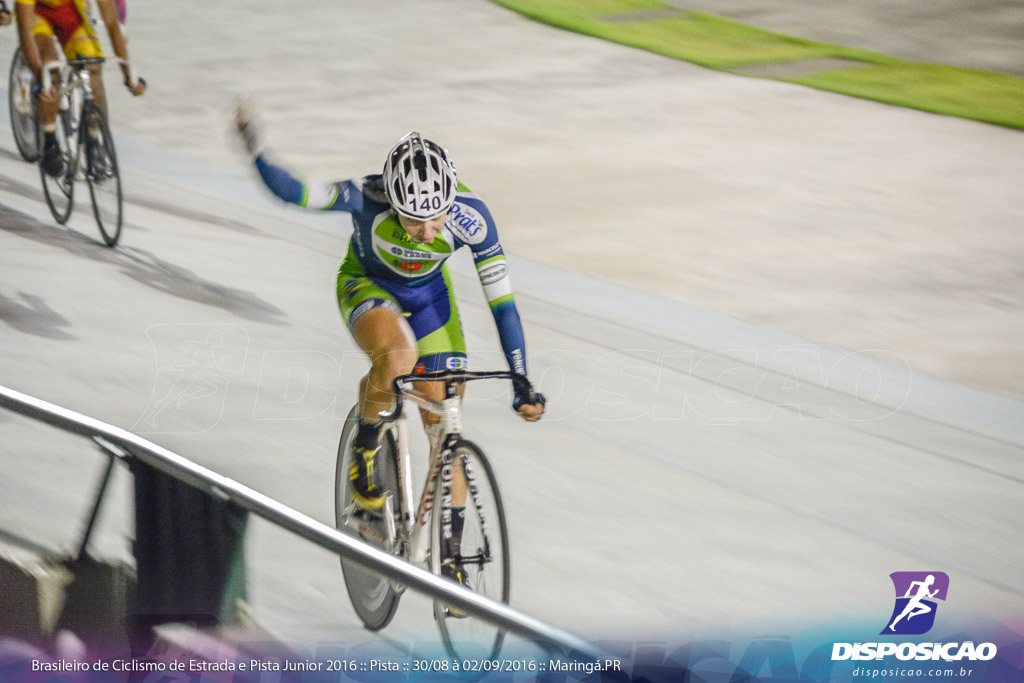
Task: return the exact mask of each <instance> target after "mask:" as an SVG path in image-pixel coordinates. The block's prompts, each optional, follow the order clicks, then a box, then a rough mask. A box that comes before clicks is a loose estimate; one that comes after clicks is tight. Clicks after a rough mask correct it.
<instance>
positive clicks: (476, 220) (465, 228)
mask: <svg viewBox="0 0 1024 683" xmlns="http://www.w3.org/2000/svg"><path fill="white" fill-rule="evenodd" d="M444 224H445V227H447V228H448V229H449V230H451V231H452V232H453V233H454V234H455V236H456V237H458V238H459V239H460V240H462V241H463V242H465V243H466V244H480V243H481V242H483V241H484V239H486V237H487V221H485V220H484V217H483V216H481V215H480V212H479V211H477V210H476V209H474V208H472V207H470V206H466V205H465V204H459V203H458V202H455V203H454V204H452V208H450V209H448V220H446V221H445V223H444Z"/></svg>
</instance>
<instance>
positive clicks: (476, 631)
mask: <svg viewBox="0 0 1024 683" xmlns="http://www.w3.org/2000/svg"><path fill="white" fill-rule="evenodd" d="M452 463H453V468H455V469H457V467H458V465H461V467H462V471H463V473H464V474H465V477H466V484H467V488H468V491H467V495H466V514H465V524H464V527H463V531H462V541H461V543H460V544H459V546H458V548H456V549H454V550H455V552H454V553H452V552H450V551H451V550H452V549H451V548H448V547H446V545H447V544H446V543H445V542H444V539H442V533H443V529H442V524H441V519H442V516H443V514H444V507H445V500H444V494H443V489H444V476H443V475H442V476H440V477H438V482H437V495H436V497H435V500H437V501H438V508H437V509H436V510H435V511H434V514H433V515H432V518H431V522H430V568H431V571H433V573H434V574H438V575H440V574H441V567H442V565H443V564H445V563H447V562H449V561H454V562H456V563H457V564H461V566H462V568H463V570H464V572H465V577H466V578H465V586H466V587H467V588H469V589H470V590H472V591H474V592H475V593H479V594H481V595H484V596H486V597H488V598H490V599H492V600H495V601H497V602H504V603H507V602H508V599H509V593H510V589H511V583H510V578H511V563H510V557H509V542H508V527H507V526H506V524H505V508H504V506H503V505H502V502H501V494H500V493H499V492H498V483H497V480H496V479H495V477H494V470H493V469H492V468H491V464H490V463H489V462H488V460H487V457H486V456H485V455H484V453H483V451H482V450H480V448H479V447H478V446H477V445H476V444H474V443H472V442H471V441H465V440H461V441H459V442H458V443H457V444H456V445H455V446H454V447H453V449H452ZM456 463H458V465H456ZM453 554H454V557H453V556H452V555H453ZM434 618H435V619H436V620H437V625H438V628H439V629H440V631H441V639H442V640H443V641H444V645H445V648H446V649H447V650H448V653H449V654H450V655H451V656H452V657H454V658H455V659H481V658H489V659H490V658H494V657H496V656H497V654H498V652H499V651H500V650H501V644H502V642H503V641H504V639H505V632H504V631H503V630H502V629H500V628H498V627H496V626H492V625H490V624H487V623H485V622H483V621H481V620H479V619H477V618H475V617H469V616H463V615H462V613H461V612H459V610H457V609H454V608H451V607H449V606H448V605H446V604H445V603H444V601H441V600H435V601H434Z"/></svg>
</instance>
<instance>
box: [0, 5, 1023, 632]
mask: <svg viewBox="0 0 1024 683" xmlns="http://www.w3.org/2000/svg"><path fill="white" fill-rule="evenodd" d="M130 9H131V12H132V14H131V16H130V17H129V22H130V23H129V25H130V29H131V36H132V43H131V48H132V49H133V56H134V58H135V60H136V62H137V64H138V66H139V70H140V73H141V74H142V75H143V76H145V77H146V78H147V79H148V80H149V82H150V86H151V90H150V92H149V93H147V95H146V96H145V97H144V98H142V99H139V100H131V101H129V98H128V97H127V95H126V94H125V93H124V92H123V89H122V88H120V86H119V85H118V79H117V78H116V73H115V71H114V69H113V68H108V70H107V75H108V79H109V82H110V83H111V85H110V86H109V90H110V92H111V101H112V105H111V106H112V108H113V111H114V117H113V118H114V131H115V137H116V140H117V144H118V149H119V152H120V155H121V165H122V177H123V178H124V183H125V187H126V192H127V205H126V211H127V225H126V227H125V231H124V236H123V238H122V246H121V247H119V248H118V249H117V250H114V251H112V250H109V249H106V248H104V247H102V246H100V245H99V244H98V243H97V240H98V231H97V229H96V228H95V226H94V224H93V222H92V219H91V215H90V214H89V211H88V207H87V205H86V204H81V203H80V204H79V207H78V208H77V209H76V213H75V215H74V216H73V217H72V220H71V223H70V228H62V227H59V226H56V225H55V224H54V223H53V221H52V220H51V219H50V217H49V214H48V212H47V209H46V206H45V204H44V202H43V200H42V194H41V191H40V186H39V178H38V175H37V171H36V169H35V167H32V166H29V165H27V164H24V163H22V162H20V161H18V160H16V159H15V156H16V152H15V151H14V149H15V148H14V145H13V141H12V140H11V138H10V134H9V132H6V131H0V146H2V149H3V156H2V157H0V263H2V267H0V349H2V351H0V354H2V355H0V383H2V384H4V385H7V386H10V387H12V388H15V389H18V390H19V391H23V392H26V393H29V394H32V395H35V396H38V397H40V398H43V399H46V400H49V401H52V402H55V403H57V404H60V405H64V406H66V407H69V408H72V409H75V410H79V411H82V412H84V413H87V414H89V415H91V416H94V417H97V418H99V419H102V420H105V421H108V422H110V423H113V424H115V425H119V426H122V427H125V428H129V429H133V430H135V431H137V432H139V433H141V434H143V435H144V436H147V437H148V438H151V439H152V440H154V441H156V442H157V443H159V444H161V445H163V446H166V447H168V448H171V449H172V450H175V451H177V452H179V453H181V454H182V455H184V456H186V457H189V458H192V459H194V460H196V461H198V462H200V463H202V464H204V465H207V466H210V467H212V468H214V469H216V470H218V471H221V472H223V473H225V474H227V475H228V476H231V477H234V478H236V479H238V480H239V481H241V482H243V483H245V484H247V485H249V486H251V487H253V488H255V489H257V490H259V491H261V492H263V493H266V494H268V495H271V496H273V497H275V498H278V499H279V500H281V501H282V502H284V503H286V504H288V505H291V506H294V507H296V508H297V509H299V510H301V511H303V512H306V513H308V514H310V515H312V516H314V517H316V518H317V519H320V520H323V521H328V522H329V521H330V520H331V519H332V516H333V512H332V496H333V488H332V486H333V485H332V477H333V472H334V458H335V453H334V449H335V444H336V440H337V437H338V435H339V433H340V430H341V420H342V419H343V417H344V415H345V412H346V410H347V408H348V407H349V405H350V404H351V403H352V401H353V400H354V390H355V386H356V383H357V380H358V378H359V377H360V376H361V374H362V373H363V372H364V370H365V367H366V364H365V362H364V361H363V360H362V359H361V357H360V356H359V354H358V352H357V351H356V350H355V348H354V346H353V344H352V343H351V341H350V340H349V338H348V336H347V334H346V332H345V330H344V328H343V325H342V323H341V321H340V317H339V315H338V313H337V307H336V304H335V298H334V291H333V290H334V273H335V271H336V269H337V265H338V262H339V259H340V257H341V256H342V254H343V252H344V248H345V241H346V239H347V236H348V232H349V230H348V226H347V220H346V218H345V217H344V216H343V215H335V216H328V217H321V216H310V215H308V214H304V213H302V212H301V211H299V210H297V209H291V208H287V207H283V206H281V205H279V204H277V203H276V202H274V201H272V200H271V199H270V198H268V196H267V194H266V193H265V192H264V191H263V190H262V189H261V188H260V187H259V186H258V184H257V181H256V180H255V179H254V177H253V174H251V173H250V171H249V169H248V167H247V166H246V165H245V164H244V163H243V161H241V160H240V158H239V157H238V156H237V155H236V153H235V150H233V149H231V148H230V146H229V144H228V142H227V139H226V131H227V129H228V121H229V118H230V114H231V110H232V107H233V104H234V101H235V97H236V96H237V95H239V94H251V95H253V96H254V97H255V101H256V102H257V104H259V105H261V107H262V111H263V114H264V119H265V121H266V124H267V128H268V130H269V137H270V141H271V145H272V148H273V149H275V150H278V154H277V158H278V159H280V160H282V161H284V162H286V163H287V164H288V165H290V166H292V167H294V168H296V169H299V170H301V171H302V172H304V173H306V174H308V175H312V176H320V177H329V178H337V177H349V176H353V175H359V174H362V173H367V172H372V171H374V170H375V169H377V168H378V167H379V165H380V161H381V158H382V155H383V152H384V151H385V150H386V149H387V148H388V146H389V145H390V144H391V143H392V141H393V140H394V139H396V138H397V137H399V136H400V135H401V134H403V133H405V132H406V131H407V130H410V129H413V128H417V129H420V130H421V131H423V132H425V133H427V134H429V135H432V136H434V137H436V138H437V139H439V140H441V141H442V142H443V143H445V144H447V145H448V146H449V148H450V150H451V151H452V153H453V155H454V156H455V159H456V161H457V163H458V165H459V168H460V170H461V172H462V173H463V175H464V176H465V178H466V180H467V181H468V182H469V183H470V185H471V186H472V187H473V188H474V189H475V190H476V191H478V192H479V193H480V194H481V195H483V196H484V197H485V198H486V199H487V200H488V201H489V202H490V203H491V205H492V208H493V211H494V214H495V215H496V217H497V219H498V221H499V225H500V228H501V230H502V237H503V243H504V244H505V246H506V251H507V252H509V253H510V254H512V255H513V256H512V258H513V260H512V264H513V275H514V283H515V285H516V291H517V301H518V303H519V306H520V311H521V313H522V316H523V318H524V324H525V326H526V331H527V338H528V342H529V348H530V353H531V374H532V375H533V377H534V379H535V380H536V381H537V382H538V383H539V384H540V387H541V388H542V389H543V390H544V391H545V392H546V393H547V394H548V396H549V399H550V410H549V415H548V417H547V418H546V419H545V420H544V421H543V422H541V423H539V424H537V425H526V424H525V423H522V422H521V421H519V420H517V419H516V418H515V416H514V415H513V413H512V412H511V411H510V410H509V409H508V407H507V398H506V396H505V393H504V390H503V389H498V388H494V389H489V388H487V387H481V388H480V389H478V390H476V391H472V392H471V393H470V396H469V399H470V400H468V401H467V414H468V418H467V420H468V432H469V435H470V437H471V438H474V439H475V440H476V441H478V442H479V443H480V444H481V445H483V446H484V447H485V449H486V450H487V451H488V452H489V454H490V455H491V456H492V459H493V461H494V463H495V466H496V469H497V471H498V476H499V478H500V481H501V484H502V488H503V492H504V494H505V496H506V506H507V512H508V515H509V517H510V520H511V528H512V548H513V572H514V576H513V604H514V606H516V607H517V608H519V609H521V610H523V611H525V612H527V613H529V614H531V615H533V616H536V617H538V618H540V619H543V620H546V621H549V622H551V623H553V624H554V625H556V626H560V627H563V628H566V629H567V630H570V631H573V632H576V633H578V634H579V635H581V636H584V637H587V638H598V637H614V636H617V637H620V638H629V639H635V638H641V637H656V636H685V635H687V634H699V633H707V632H710V631H712V630H718V629H721V628H727V627H731V626H734V625H737V624H764V625H766V626H765V628H766V629H768V630H770V632H774V633H778V632H787V630H793V629H799V628H802V627H805V626H808V625H812V624H816V623H822V622H829V621H832V620H845V619H852V618H856V617H861V616H865V617H866V618H867V619H868V620H869V621H871V620H874V621H878V624H877V628H878V629H881V627H882V626H883V625H884V624H883V623H882V622H883V621H884V619H885V618H886V617H887V616H888V614H889V610H890V609H891V606H892V588H891V584H890V583H889V580H888V578H887V575H888V574H889V573H890V572H892V571H902V570H939V571H945V572H947V573H948V574H949V575H950V577H951V590H950V594H949V595H950V605H949V609H947V610H946V611H945V612H944V613H943V615H942V616H945V617H949V616H951V615H952V614H954V613H957V612H958V611H963V610H968V609H991V610H995V611H997V612H998V611H1002V610H1006V611H1009V612H1013V611H1015V610H1016V611H1017V612H1018V613H1019V609H1020V607H1021V605H1022V604H1024V593H1022V589H1021V579H1022V578H1024V577H1022V574H1021V566H1024V546H1022V545H1021V543H1020V542H1019V534H1020V529H1021V528H1022V526H1024V512H1022V506H1021V505H1020V500H1021V494H1022V490H1024V489H1022V485H1024V459H1022V455H1024V405H1022V404H1021V403H1020V402H1018V401H1015V400H1012V399H1009V398H998V397H996V396H995V395H992V394H987V393H981V391H978V390H977V389H983V390H987V391H991V392H995V393H1001V394H1003V395H1004V396H1016V397H1018V398H1019V397H1021V396H1022V395H1024V390H1022V389H1021V386H1022V378H1024V364H1022V360H1021V357H1022V351H1021V345H1020V343H1019V340H1020V339H1021V338H1022V335H1024V315H1022V293H1024V287H1022V277H1021V272H1020V263H1021V262H1024V258H1022V256H1024V255H1022V251H1024V245H1022V238H1021V233H1020V226H1021V225H1022V217H1024V193H1021V191H1020V187H1021V185H1020V179H1021V178H1022V177H1024V136H1021V134H1020V133H1018V132H1013V131H1009V130H1003V129H999V128H995V127H990V126H985V125H981V124H976V123H972V122H968V121H961V120H955V119H948V118H941V117H935V116H930V115H926V114H922V113H918V112H912V111H906V110H902V109H896V108H891V107H886V106H882V105H878V104H874V103H869V102H864V101H859V100H855V99H850V98H845V97H840V96H836V95H830V94H826V93H820V92H815V91H812V90H808V89H802V88H798V87H791V86H787V85H783V84H779V83H773V82H761V81H755V80H747V79H742V78H738V77H731V76H726V75H722V74H718V73H714V72H710V71H705V70H701V69H698V68H696V67H693V66H691V65H688V64H684V63H677V62H673V61H669V60H665V59H662V58H659V57H655V56H652V55H648V54H645V53H642V52H637V51H633V50H628V49H626V48H622V47H617V46H614V45H609V44H605V43H602V42H600V41H597V40H592V39H588V38H584V37H581V36H576V35H572V34H568V33H562V32H559V31H556V30H553V29H550V28H547V27H543V26H540V25H536V24H533V23H531V22H529V21H526V20H524V19H522V18H520V17H518V16H516V15H513V14H510V13H508V12H506V11H505V10H502V9H500V8H498V7H496V6H494V5H491V4H489V3H486V2H478V1H470V0H438V1H437V2H433V3H430V5H429V9H428V6H427V5H426V4H424V3H415V2H411V1H409V2H405V1H403V2H394V3H388V4H387V5H381V4H380V3H374V4H373V5H372V6H371V4H370V3H356V2H347V1H346V2H338V1H335V0H331V1H328V0H319V1H318V2H315V3H311V9H309V10H307V11H306V12H304V13H303V14H301V15H300V14H299V13H298V12H296V11H295V10H293V9H290V5H289V4H288V3H280V2H272V1H271V0H258V1H256V2H246V3H241V2H239V1H235V0H232V1H231V2H229V1H227V0H222V1H220V2H205V1H200V0H190V2H186V3H142V4H140V5H139V6H133V7H132V8H130ZM241 15H244V16H241ZM240 16H241V18H240ZM243 25H244V28H242V26H243ZM169 26H174V27H175V28H174V29H173V30H170V29H169V28H168V27H169ZM8 35H9V36H10V34H8ZM9 45H10V43H8V46H9ZM3 68H4V69H5V71H4V73H6V59H5V61H4V64H3ZM79 190H80V191H82V194H81V195H80V197H81V198H82V199H85V198H87V191H86V190H85V186H84V185H82V186H80V187H79ZM454 271H455V281H456V288H457V291H458V292H459V297H460V306H461V310H462V314H463V321H464V326H465V329H466V333H467V337H468V340H469V343H470V346H471V349H472V350H473V354H472V360H473V361H474V363H475V366H476V367H477V368H481V369H482V368H491V367H500V366H501V356H500V353H499V352H498V345H497V338H496V335H495V333H494V329H493V325H492V323H491V321H490V315H489V313H488V311H487V308H486V305H485V303H484V301H483V298H482V296H481V295H480V293H479V286H478V284H477V283H476V282H475V275H474V274H473V273H472V268H471V266H470V265H469V263H468V261H467V259H466V258H465V257H464V255H463V256H460V257H458V258H456V259H455V263H454ZM740 320H745V321H747V322H741V321H740ZM211 335H212V336H211ZM807 340H814V341H807ZM207 343H210V344H212V345H213V347H212V348H211V347H210V346H205V347H204V344H207ZM204 349H205V350H204ZM862 349H870V350H871V351H869V352H864V353H852V354H851V353H850V352H851V351H852V352H858V351H860V350H862ZM193 352H194V353H193ZM190 354H191V355H190ZM183 373H184V374H183ZM935 377H942V378H943V379H936V378H935ZM954 381H955V382H961V383H964V384H967V385H970V386H972V387H974V388H973V389H972V388H967V387H965V386H960V385H958V384H953V383H952V382H954ZM175 382H177V384H175ZM190 387H200V391H199V392H198V393H195V392H193V393H188V394H186V395H184V397H183V398H184V399H185V400H181V401H179V402H176V403H173V404H172V405H170V407H167V408H166V409H165V410H163V411H161V412H159V413H158V414H156V415H155V416H154V415H153V412H154V407H155V406H156V405H157V403H158V402H159V401H160V400H161V399H163V398H164V397H166V396H168V395H169V394H170V395H171V396H172V397H173V396H177V395H178V392H179V391H182V390H188V389H189V388H190ZM204 392H205V394H204ZM0 435H2V436H0V444H2V449H0V459H2V460H0V462H2V471H3V472H4V476H3V477H2V478H0V532H3V533H4V534H6V536H7V537H8V540H12V541H16V542H24V541H30V542H32V543H36V544H39V545H42V546H44V547H51V548H60V547H68V546H69V545H70V544H72V543H73V542H74V539H75V537H76V534H77V530H78V529H79V526H80V524H81V521H80V520H81V515H82V513H83V506H85V505H86V504H87V499H88V497H89V495H90V494H91V491H92V487H93V485H94V484H93V481H94V479H95V477H97V476H98V473H99V468H100V466H101V459H100V457H99V456H98V455H97V454H95V452H94V450H93V449H90V447H89V446H88V444H86V443H84V442H81V441H77V440H73V439H70V438H66V437H63V436H59V435H58V434H57V433H56V432H55V431H53V430H51V429H49V428H47V427H43V426H37V425H32V424H30V423H27V422H26V421H25V420H23V419H21V418H14V417H12V416H9V415H6V414H2V413H0ZM125 479H126V477H123V476H122V477H121V478H120V479H119V480H118V484H119V486H118V491H119V495H120V498H119V499H116V500H113V501H111V504H110V506H109V508H108V513H107V514H106V516H105V518H104V523H103V533H102V535H101V537H100V539H99V546H100V547H101V549H103V550H104V551H106V552H114V553H119V554H124V555H126V554H127V548H126V544H125V543H124V540H123V534H122V531H123V530H125V529H127V530H130V527H131V522H130V514H127V513H126V510H127V502H126V500H125V499H124V496H125V493H124V491H125V483H126V482H125ZM0 540H2V539H0ZM249 556H250V574H251V578H252V584H251V588H250V592H251V596H252V601H253V606H254V610H255V614H256V617H257V618H258V619H259V620H260V621H261V622H262V623H263V624H264V625H266V626H267V627H269V628H270V629H271V630H273V631H274V632H276V633H278V634H280V635H281V636H283V637H285V638H287V639H291V640H294V641H297V642H300V643H305V644H310V643H313V642H318V641H319V642H322V641H347V642H365V641H369V640H371V639H372V638H373V636H370V635H369V634H367V633H366V632H364V631H362V630H361V629H360V627H359V625H358V623H357V621H356V619H355V617H354V615H353V613H352V611H351V609H350V607H349V606H348V603H347V596H346V595H345V591H344V588H343V586H342V583H341V577H340V573H339V571H338V567H337V561H336V560H335V559H334V558H333V557H331V556H330V555H328V554H326V553H323V552H322V551H319V550H317V549H314V548H311V547H310V546H309V545H308V544H306V543H305V542H303V541H300V540H296V539H292V538H290V537H289V536H287V535H286V534H284V533H283V532H278V531H276V530H273V529H270V528H267V526H266V525H263V524H259V523H255V524H253V526H252V533H251V544H250V548H249ZM769 625H770V626H769ZM383 636H384V637H385V638H386V639H388V642H391V643H395V642H403V641H411V640H424V639H428V640H429V639H433V638H434V637H435V631H434V625H433V621H432V618H431V616H430V611H429V608H428V606H427V604H426V602H425V601H424V600H423V599H421V598H416V597H413V596H407V597H406V598H405V602H403V605H402V607H401V608H400V610H399V613H398V616H397V617H396V620H395V622H394V624H393V625H392V626H391V627H389V628H388V630H387V631H385V633H384V634H383ZM385 646H386V647H390V645H385Z"/></svg>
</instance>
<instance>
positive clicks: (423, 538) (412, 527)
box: [380, 371, 529, 564]
mask: <svg viewBox="0 0 1024 683" xmlns="http://www.w3.org/2000/svg"><path fill="white" fill-rule="evenodd" d="M476 379H510V380H512V381H513V383H515V384H516V385H517V386H521V385H524V384H525V387H526V388H527V389H529V382H528V381H527V380H526V378H525V377H522V376H520V375H516V374H514V373H509V372H476V373H471V372H466V371H440V372H434V373H427V374H424V375H405V376H403V377H399V378H397V379H396V380H395V382H394V392H395V397H396V405H395V408H394V409H393V410H392V411H391V412H390V413H386V412H382V413H381V415H380V417H381V419H382V420H383V421H384V422H385V423H386V424H388V423H390V427H389V428H390V429H392V430H393V432H394V436H395V443H396V445H397V449H398V453H397V456H398V457H397V459H398V480H399V491H400V497H401V499H400V500H399V501H398V504H399V505H400V508H399V509H400V510H401V513H402V514H401V528H394V526H393V525H394V517H395V516H394V514H392V513H393V508H391V507H389V508H388V509H387V514H385V516H384V517H385V519H386V520H387V524H388V536H389V538H388V542H389V544H392V547H394V546H393V544H394V543H395V542H396V541H397V542H399V543H400V544H401V545H400V549H401V551H402V552H401V554H402V555H404V556H405V557H406V558H407V559H409V560H410V561H411V562H414V563H417V564H423V563H425V562H426V561H427V552H428V549H429V546H430V542H429V541H430V538H429V529H428V527H429V523H430V518H431V515H432V514H433V513H434V507H435V505H437V504H438V501H436V500H434V498H435V491H436V490H437V478H438V477H439V476H440V477H441V478H442V483H445V486H444V487H443V488H442V497H444V498H446V499H448V500H449V501H450V496H451V493H450V491H451V488H450V487H451V474H450V468H451V466H452V462H451V457H450V454H451V449H452V447H453V446H454V445H455V444H456V443H457V442H458V440H459V438H460V437H461V434H462V399H461V398H459V397H458V395H457V394H456V389H455V387H456V385H458V384H463V383H465V382H467V381H469V380H476ZM420 381H443V382H444V383H445V394H446V398H444V399H442V400H440V401H438V400H436V399H433V398H431V397H429V396H427V395H425V394H423V393H422V392H420V391H418V390H417V389H415V388H413V387H409V386H407V384H409V383H412V382H420ZM406 399H408V401H409V402H412V403H413V404H415V405H417V406H418V407H420V408H422V409H424V410H426V411H428V412H430V413H432V414H434V415H437V416H438V417H440V418H441V419H440V421H439V422H438V424H437V425H435V426H434V427H433V428H432V429H431V430H429V432H428V434H427V436H428V439H429V443H430V456H429V465H428V469H427V478H426V481H424V483H423V491H422V493H421V494H420V500H419V506H418V507H417V508H416V514H415V516H413V514H412V510H413V506H414V503H413V496H412V466H411V463H412V455H411V452H410V449H409V426H408V417H407V416H406V414H405V407H406V405H407V401H406ZM467 470H468V468H467ZM446 471H447V472H448V474H446ZM463 476H464V477H465V479H466V489H467V494H468V495H470V496H472V497H473V499H474V501H477V499H478V494H477V488H476V484H475V482H474V473H473V472H472V471H464V472H463ZM385 505H387V506H391V505H392V502H391V500H390V498H389V500H388V501H387V502H386V503H385ZM449 506H450V502H449ZM481 523H482V524H483V523H484V521H483V520H481ZM442 525H443V526H442V530H443V533H446V534H447V533H450V529H451V526H450V525H451V519H450V518H449V519H442Z"/></svg>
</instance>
